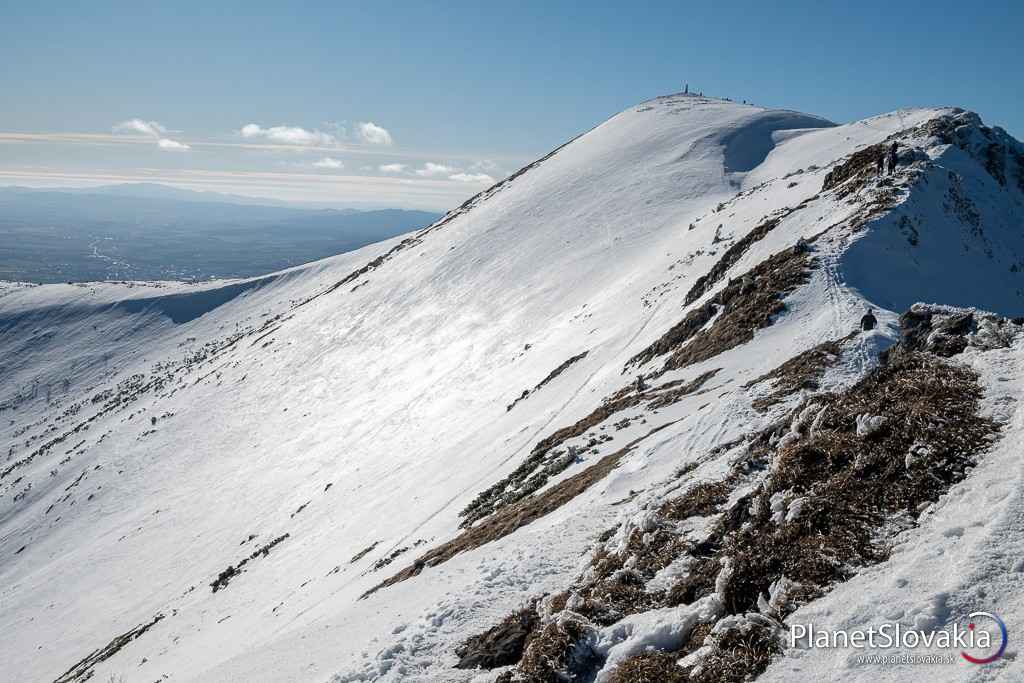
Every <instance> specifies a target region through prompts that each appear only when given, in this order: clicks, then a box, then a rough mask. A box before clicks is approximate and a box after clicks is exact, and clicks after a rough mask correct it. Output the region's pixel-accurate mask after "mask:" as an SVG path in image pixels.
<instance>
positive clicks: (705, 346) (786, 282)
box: [627, 244, 812, 373]
mask: <svg viewBox="0 0 1024 683" xmlns="http://www.w3.org/2000/svg"><path fill="white" fill-rule="evenodd" d="M811 264H812V258H811V256H810V254H809V253H808V248H807V247H806V245H804V244H799V245H797V246H794V247H793V248H791V249H787V250H785V251H782V252H780V253H778V254H775V255H774V256H772V257H770V258H768V259H766V260H764V261H763V262H761V263H760V264H758V265H757V266H756V267H754V268H753V269H751V270H750V271H748V272H747V273H745V274H744V275H743V276H741V277H740V278H739V279H737V280H732V281H730V282H729V284H728V285H726V286H725V288H723V289H722V291H720V292H719V293H718V294H716V295H715V296H714V297H712V298H711V300H710V301H708V302H707V303H706V304H704V305H703V306H701V307H699V308H696V309H694V310H692V311H690V312H689V313H688V314H687V315H686V317H685V318H683V320H682V321H680V322H679V323H677V324H676V325H675V326H673V327H672V328H671V329H670V330H669V331H668V332H666V333H665V334H664V335H663V336H662V337H661V338H660V339H658V340H656V341H655V342H654V343H653V344H651V345H650V346H648V347H647V348H646V349H644V350H643V351H641V352H640V353H638V354H637V355H636V356H634V357H633V358H632V359H630V361H629V363H628V364H627V365H632V364H643V363H646V362H648V361H650V360H653V359H654V358H656V357H658V356H662V355H665V354H671V355H669V357H668V359H667V360H666V361H665V365H664V366H663V367H662V369H661V371H660V372H662V373H663V372H665V371H668V370H675V369H679V368H684V367H686V366H688V365H692V364H694V363H699V362H701V361H705V360H708V359H710V358H714V357H715V356H717V355H718V354H720V353H722V352H724V351H728V350H729V349H733V348H736V347H737V346H740V345H741V344H745V343H747V342H748V341H750V340H751V339H753V338H754V332H755V331H757V330H759V329H762V328H765V327H768V326H769V325H771V324H772V322H773V320H774V318H775V316H776V315H778V314H779V313H781V312H782V311H783V310H785V308H786V306H785V304H784V303H783V301H782V299H783V297H785V296H786V295H787V294H789V293H791V292H792V291H793V290H795V289H796V288H797V287H799V286H800V285H802V284H804V283H806V282H807V280H808V279H809V275H810V268H811ZM712 319H714V322H711V324H710V325H708V323H709V322H710V321H711V320H712Z"/></svg>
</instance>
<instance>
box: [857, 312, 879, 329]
mask: <svg viewBox="0 0 1024 683" xmlns="http://www.w3.org/2000/svg"><path fill="white" fill-rule="evenodd" d="M877 324H878V320H877V319H876V318H875V314H874V311H872V310H871V309H870V308H869V309H868V312H867V313H865V314H864V316H863V317H862V318H861V319H860V329H861V330H863V331H865V332H868V331H870V330H873V329H875V325H877Z"/></svg>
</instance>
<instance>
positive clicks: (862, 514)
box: [504, 324, 998, 682]
mask: <svg viewBox="0 0 1024 683" xmlns="http://www.w3.org/2000/svg"><path fill="white" fill-rule="evenodd" d="M960 327H961V328H965V327H966V326H964V325H962V324H961V326H960ZM971 334H972V337H973V336H977V333H976V331H975V332H972V333H971ZM914 343H915V342H914V340H913V339H909V340H908V341H907V342H906V343H905V344H901V345H899V346H898V347H897V350H895V351H894V352H892V353H890V354H888V357H887V359H886V360H887V362H885V363H884V364H883V365H882V366H880V367H878V368H876V369H875V370H873V371H872V372H871V373H870V374H868V375H867V376H866V377H864V378H863V379H862V380H861V381H860V382H858V383H857V384H856V385H854V386H853V387H851V388H850V389H848V390H845V391H843V392H841V393H828V394H821V395H817V396H815V397H813V398H812V399H810V400H809V401H807V402H805V403H803V404H802V405H800V406H799V407H797V408H796V409H794V410H793V411H792V412H791V413H790V414H789V415H788V416H787V417H786V418H785V419H784V420H782V421H779V422H777V423H775V424H773V425H771V426H770V427H768V428H766V429H765V430H764V431H762V432H760V433H758V434H757V435H755V436H754V437H752V438H750V439H749V440H748V441H747V446H746V449H745V451H744V454H743V455H742V456H741V457H739V458H738V459H737V460H736V461H735V462H734V463H733V466H732V470H731V474H729V475H728V476H727V477H726V478H725V479H723V480H721V481H710V482H707V481H706V482H700V483H697V484H695V485H693V486H690V487H689V488H688V489H687V490H686V491H685V492H683V493H682V494H680V495H677V496H674V497H672V498H669V499H667V500H662V501H660V502H658V504H657V505H656V506H652V507H648V508H647V509H645V510H642V511H640V512H639V513H638V514H637V515H636V516H635V517H634V518H632V519H631V520H629V521H627V522H626V523H625V525H624V526H623V527H621V528H620V529H619V530H618V531H617V532H616V534H615V535H613V536H611V537H604V538H603V539H602V541H601V544H600V546H598V547H597V548H596V550H595V552H594V553H593V555H592V557H591V560H590V566H589V568H588V569H587V571H586V572H584V574H583V575H582V576H581V577H580V579H579V580H578V581H577V583H576V584H574V585H573V586H572V587H571V588H570V590H569V591H568V593H567V594H566V595H564V596H562V597H560V602H559V607H561V606H564V609H563V610H559V609H558V607H556V606H554V605H549V607H548V608H547V610H542V609H539V608H538V615H539V616H540V618H541V622H540V623H541V624H544V626H543V628H541V629H539V630H538V631H537V632H536V633H537V635H536V636H535V640H534V641H531V645H530V647H529V648H527V651H529V650H530V649H531V648H536V652H537V653H538V656H535V657H534V658H533V659H532V660H531V662H530V668H529V669H527V668H526V667H525V666H524V662H525V656H524V659H523V661H522V662H520V663H519V664H518V665H517V667H516V669H514V670H513V672H511V673H508V674H506V675H505V679H504V680H507V681H510V682H511V681H539V680H572V678H571V677H572V676H581V677H584V678H585V677H586V676H592V675H593V673H594V672H595V671H596V670H597V668H599V667H600V666H602V665H603V662H602V661H600V658H597V659H595V658H594V654H593V651H592V650H590V649H588V646H587V643H589V642H590V640H589V639H591V638H592V636H591V635H588V634H592V633H593V632H594V631H595V630H596V629H600V628H602V627H606V626H609V625H611V624H614V623H617V622H618V621H619V620H621V619H623V618H624V617H627V616H629V615H632V614H636V613H639V612H644V611H647V610H652V609H658V608H664V607H672V606H677V605H693V604H694V603H697V602H698V601H700V600H702V599H705V600H711V601H713V602H715V601H717V604H720V606H721V612H720V614H721V615H722V616H720V617H717V621H715V622H714V623H701V624H698V625H697V626H695V627H694V629H693V630H692V631H691V632H690V634H689V636H688V637H687V638H686V639H684V642H683V643H682V644H681V645H680V646H679V648H678V649H677V650H675V651H672V652H659V651H645V652H644V653H642V654H639V655H637V656H634V657H632V658H631V659H628V660H626V661H625V662H624V663H623V664H621V665H620V666H619V668H618V669H617V670H616V671H615V672H614V674H613V676H614V677H613V680H616V681H627V680H628V681H634V680H659V681H661V680H664V681H673V680H684V679H685V680H713V681H737V682H738V681H748V680H752V679H753V678H754V677H756V676H757V675H758V674H760V673H761V672H762V671H763V670H764V669H765V668H766V667H767V665H768V663H769V662H770V660H771V658H772V657H773V656H775V655H776V654H777V653H779V652H780V651H781V636H782V634H783V633H784V632H785V626H784V620H785V618H786V616H787V615H788V614H790V613H791V612H792V611H794V610H795V609H796V608H797V607H798V606H799V605H801V604H804V603H807V602H809V601H811V600H813V599H815V598H817V597H818V596H820V595H822V594H823V593H825V592H827V591H828V590H829V589H830V588H831V587H832V586H833V585H834V584H835V583H837V582H841V581H845V580H847V579H848V578H850V577H851V576H852V575H853V574H854V573H856V572H857V571H858V570H859V568H862V567H865V566H868V565H871V564H874V563H877V562H880V561H883V560H884V559H886V557H887V556H888V540H889V538H891V536H892V535H893V534H895V533H898V531H900V530H902V529H906V528H909V527H911V526H913V525H915V524H916V520H917V518H918V516H919V515H920V514H921V513H922V511H923V510H924V509H926V508H927V507H928V505H929V504H931V503H933V502H934V501H936V500H938V499H939V497H940V496H941V495H943V494H944V493H945V492H946V491H948V490H949V488H950V487H951V486H952V485H953V484H955V483H957V482H958V481H961V480H962V479H963V478H964V477H966V476H967V473H968V471H969V470H970V468H971V467H972V466H973V464H974V463H975V460H976V458H977V456H978V454H979V453H981V452H983V451H984V450H985V449H987V448H988V447H989V445H990V443H991V442H992V441H993V440H994V439H995V438H996V436H997V432H998V429H997V425H996V424H995V423H993V422H992V421H990V420H989V419H987V418H984V417H981V416H980V415H979V412H978V409H979V400H980V397H981V393H982V392H981V387H980V385H979V383H978V378H977V376H976V375H975V374H974V373H973V371H971V370H970V369H968V368H966V367H964V366H962V365H958V364H953V363H950V362H948V361H945V360H942V359H941V358H939V357H936V356H935V355H932V354H931V353H925V352H922V351H919V350H915V346H914ZM812 365H815V363H812ZM740 485H744V486H750V485H753V488H751V489H750V492H749V493H746V494H744V495H740V496H737V495H736V493H737V487H738V486H740ZM730 501H731V502H730ZM700 517H703V518H706V519H708V520H709V523H710V524H711V527H710V532H708V533H706V534H705V535H703V536H700V537H696V538H692V539H691V538H687V537H685V536H684V535H683V534H682V533H681V532H680V530H679V529H680V527H679V524H681V523H682V522H683V521H685V520H688V519H691V518H700ZM670 565H672V566H673V567H682V568H683V569H682V574H681V575H680V576H678V578H677V579H675V580H674V582H673V583H671V585H670V586H669V587H668V588H667V589H665V588H661V587H657V586H654V585H653V584H652V583H651V582H652V579H653V577H655V576H656V575H658V573H659V572H660V571H661V570H663V569H665V568H667V567H669V566H670ZM541 604H543V601H542V602H541ZM702 604H707V603H706V602H705V603H702ZM566 619H570V620H571V621H570V623H571V624H572V628H571V629H568V630H567V629H566V628H564V623H565V621H564V620H566ZM534 643H535V644H534ZM540 653H544V654H543V656H540ZM587 653H589V657H590V659H588V658H587ZM538 662H547V665H544V666H540V667H538ZM581 667H582V668H581ZM535 676H536V677H535ZM559 677H561V678H559Z"/></svg>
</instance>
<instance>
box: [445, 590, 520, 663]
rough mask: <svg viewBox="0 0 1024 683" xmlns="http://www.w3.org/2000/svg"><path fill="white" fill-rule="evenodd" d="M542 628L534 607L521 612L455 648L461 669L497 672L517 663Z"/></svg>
mask: <svg viewBox="0 0 1024 683" xmlns="http://www.w3.org/2000/svg"><path fill="white" fill-rule="evenodd" d="M539 625H540V617H539V616H537V610H536V609H535V607H534V606H533V605H531V606H529V607H525V608H523V609H521V610H517V611H515V612H513V613H512V614H510V615H508V616H507V617H505V618H504V619H502V620H501V621H500V622H499V623H498V624H496V625H495V626H493V627H491V628H489V629H487V630H486V631H484V632H483V633H481V634H478V635H475V636H471V637H470V638H467V639H466V640H465V641H464V642H463V643H462V644H461V645H459V646H458V647H457V648H456V649H455V654H456V655H457V656H458V657H459V662H458V664H456V665H455V668H457V669H495V668H497V667H499V666H508V665H510V664H517V663H518V662H519V660H520V659H522V657H523V651H524V650H525V649H526V647H527V645H528V643H529V640H530V637H531V636H532V635H533V633H534V631H535V630H536V629H537V628H538V626H539Z"/></svg>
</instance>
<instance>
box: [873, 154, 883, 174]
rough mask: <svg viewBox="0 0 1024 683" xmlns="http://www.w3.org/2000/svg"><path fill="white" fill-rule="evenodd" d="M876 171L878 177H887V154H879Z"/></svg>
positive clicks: (876, 160)
mask: <svg viewBox="0 0 1024 683" xmlns="http://www.w3.org/2000/svg"><path fill="white" fill-rule="evenodd" d="M875 170H876V171H877V172H878V175H885V154H884V153H883V152H879V153H878V158H877V159H875Z"/></svg>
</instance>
